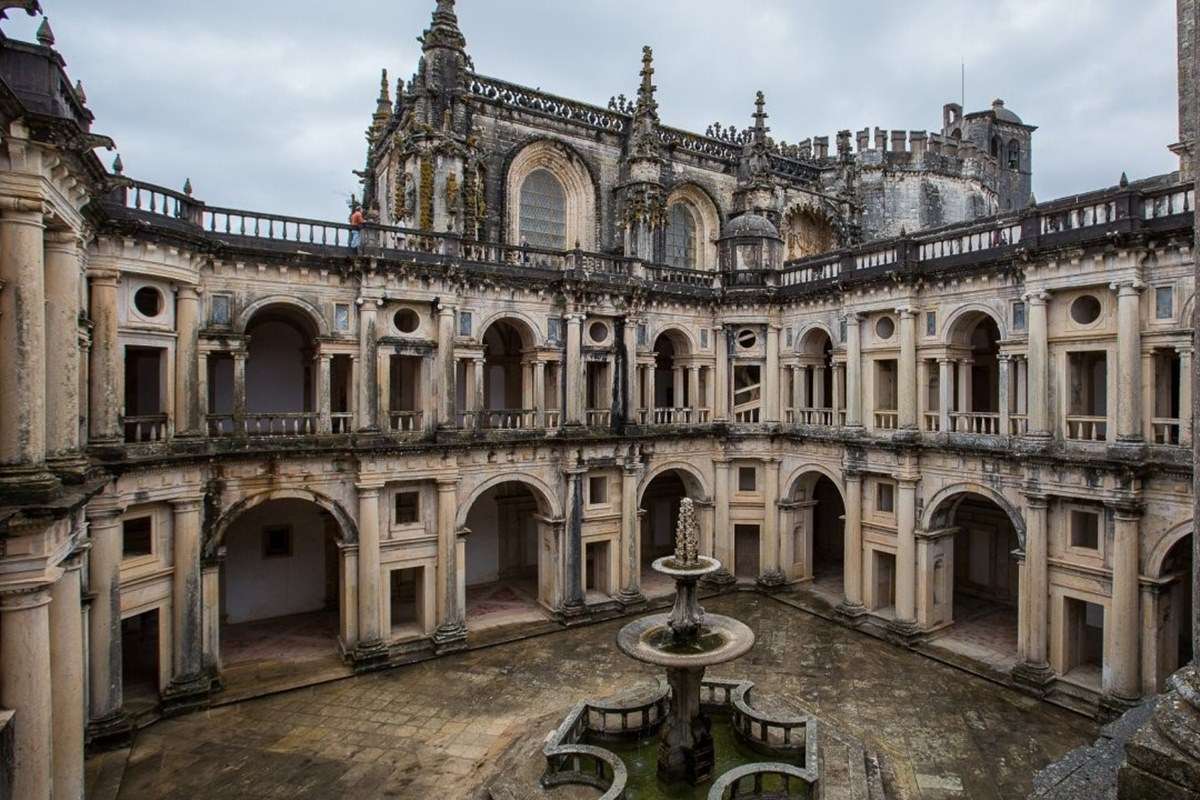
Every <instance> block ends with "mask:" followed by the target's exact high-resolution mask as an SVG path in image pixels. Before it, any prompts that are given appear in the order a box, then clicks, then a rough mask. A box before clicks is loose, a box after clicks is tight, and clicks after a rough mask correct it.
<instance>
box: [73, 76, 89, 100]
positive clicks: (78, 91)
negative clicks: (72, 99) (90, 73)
mask: <svg viewBox="0 0 1200 800" xmlns="http://www.w3.org/2000/svg"><path fill="white" fill-rule="evenodd" d="M75 96H76V97H78V98H79V102H80V103H82V104H83V105H85V106H86V105H87V92H85V91H84V90H83V81H75Z"/></svg>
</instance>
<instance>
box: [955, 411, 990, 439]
mask: <svg viewBox="0 0 1200 800" xmlns="http://www.w3.org/2000/svg"><path fill="white" fill-rule="evenodd" d="M950 419H951V420H952V421H953V423H954V432H955V433H978V434H987V435H991V436H996V435H997V434H999V433H1000V415H999V414H989V413H982V412H975V411H971V412H966V411H956V412H954V413H953V414H951V415H950Z"/></svg>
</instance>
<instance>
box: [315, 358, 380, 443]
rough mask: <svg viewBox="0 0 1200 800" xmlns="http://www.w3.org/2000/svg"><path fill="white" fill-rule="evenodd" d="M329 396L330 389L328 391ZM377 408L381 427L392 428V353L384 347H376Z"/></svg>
mask: <svg viewBox="0 0 1200 800" xmlns="http://www.w3.org/2000/svg"><path fill="white" fill-rule="evenodd" d="M326 396H328V391H326ZM375 408H376V409H377V413H378V415H379V417H378V419H379V429H380V430H381V431H384V432H387V431H390V430H391V429H392V354H391V353H389V352H387V350H386V349H385V348H383V347H376V348H375Z"/></svg>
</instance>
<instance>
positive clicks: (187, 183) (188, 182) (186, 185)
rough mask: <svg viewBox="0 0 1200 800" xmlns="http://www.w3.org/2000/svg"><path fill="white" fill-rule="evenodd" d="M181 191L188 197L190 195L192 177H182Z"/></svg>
mask: <svg viewBox="0 0 1200 800" xmlns="http://www.w3.org/2000/svg"><path fill="white" fill-rule="evenodd" d="M183 193H184V194H186V195H187V196H188V197H191V196H192V179H191V178H184V180H183Z"/></svg>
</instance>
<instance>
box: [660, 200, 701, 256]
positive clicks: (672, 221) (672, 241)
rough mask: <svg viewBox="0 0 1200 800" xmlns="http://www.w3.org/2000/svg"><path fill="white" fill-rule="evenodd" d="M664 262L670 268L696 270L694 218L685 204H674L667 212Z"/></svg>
mask: <svg viewBox="0 0 1200 800" xmlns="http://www.w3.org/2000/svg"><path fill="white" fill-rule="evenodd" d="M666 261H667V264H668V265H669V266H672V267H680V268H682V269H695V268H696V218H695V217H694V216H693V215H692V211H691V209H690V208H688V205H687V203H674V204H672V205H671V208H670V209H669V210H668V211H667V233H666Z"/></svg>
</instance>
